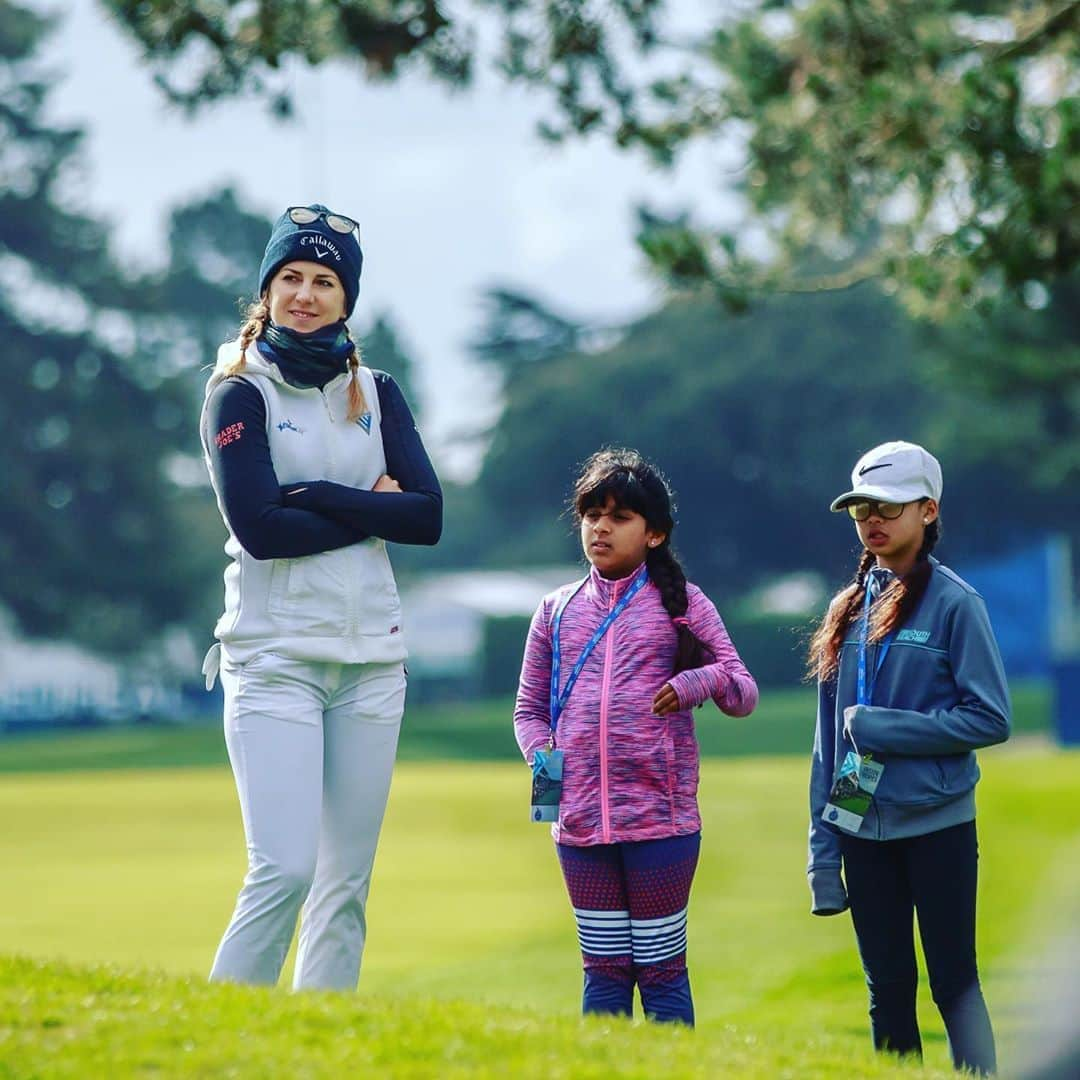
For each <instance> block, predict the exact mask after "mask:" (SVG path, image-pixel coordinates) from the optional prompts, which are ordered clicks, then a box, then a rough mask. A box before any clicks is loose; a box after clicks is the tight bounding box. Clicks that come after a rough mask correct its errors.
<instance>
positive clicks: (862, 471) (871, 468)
mask: <svg viewBox="0 0 1080 1080" xmlns="http://www.w3.org/2000/svg"><path fill="white" fill-rule="evenodd" d="M892 465H893V463H892V462H891V461H886V462H885V464H884V465H864V466H863V467H862V468H861V469H860V470H859V475H860V476H865V475H866V474H867V473H868V472H873V471H874V470H875V469H891V468H892Z"/></svg>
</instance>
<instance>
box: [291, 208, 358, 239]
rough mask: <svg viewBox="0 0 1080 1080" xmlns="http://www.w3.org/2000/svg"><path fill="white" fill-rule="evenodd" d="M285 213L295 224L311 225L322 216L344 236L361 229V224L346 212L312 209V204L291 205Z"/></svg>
mask: <svg viewBox="0 0 1080 1080" xmlns="http://www.w3.org/2000/svg"><path fill="white" fill-rule="evenodd" d="M285 213H287V214H288V215H289V220H290V221H291V222H293V224H295V225H310V224H312V223H313V222H315V221H318V220H319V218H322V219H323V220H324V221H325V222H326V224H327V225H329V226H330V228H331V229H333V230H334V232H338V233H341V234H342V236H348V234H349V233H351V232H356V233H359V231H360V226H359V225H358V224H357V223H356V222H355V221H353V219H352V218H351V217H346V216H345V215H344V214H332V213H330V211H328V210H312V209H311V207H310V206H290V207H289V209H288V210H286V211H285Z"/></svg>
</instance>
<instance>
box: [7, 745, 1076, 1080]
mask: <svg viewBox="0 0 1080 1080" xmlns="http://www.w3.org/2000/svg"><path fill="white" fill-rule="evenodd" d="M981 756H982V760H983V766H984V773H985V778H984V781H983V784H982V786H981V788H980V798H979V805H980V817H979V822H980V840H981V856H982V860H981V873H982V879H981V891H980V954H981V961H982V967H983V974H984V984H985V987H986V991H987V998H988V1001H989V1004H990V1008H991V1012H992V1014H993V1016H994V1019H995V1022H996V1025H997V1028H998V1032H999V1036H1000V1038H1001V1042H1002V1059H1003V1061H1004V1062H1005V1063H1006V1065H1008V1063H1009V1061H1010V1059H1011V1060H1013V1061H1015V1060H1016V1058H1017V1055H1018V1054H1019V1052H1020V1050H1021V1048H1022V1044H1023V1042H1024V1040H1025V1038H1026V1037H1027V1036H1028V1032H1029V1029H1030V1025H1031V1020H1030V1017H1029V1015H1028V1013H1027V1008H1028V1006H1029V1005H1030V1003H1031V1002H1032V1001H1034V1000H1035V993H1036V988H1037V987H1039V986H1042V987H1049V988H1051V989H1053V988H1055V987H1056V986H1057V985H1058V980H1059V979H1064V978H1065V976H1066V975H1067V973H1068V971H1069V970H1070V969H1072V968H1074V967H1076V962H1077V958H1076V957H1075V956H1071V955H1062V954H1057V955H1054V954H1050V953H1048V952H1047V951H1046V946H1047V943H1048V942H1050V941H1053V940H1055V928H1056V926H1057V924H1058V920H1059V916H1060V914H1061V912H1062V911H1063V910H1067V911H1072V910H1074V909H1075V900H1076V898H1077V896H1078V895H1080V858H1077V855H1078V854H1080V789H1078V788H1077V785H1076V783H1075V776H1076V772H1077V765H1078V764H1080V755H1078V754H1076V753H1055V752H1052V751H1046V750H1038V749H1021V750H1017V751H1012V750H1010V749H1008V747H1004V748H999V749H995V750H993V751H989V752H986V753H985V754H983V755H981ZM526 779H527V771H526V770H525V769H524V767H523V766H520V765H517V764H512V763H499V762H493V763H476V764H434V763H427V764H420V763H404V764H402V765H401V766H400V767H399V769H398V772H397V775H396V778H395V782H394V790H393V793H392V796H391V805H390V810H389V814H388V818H387V823H386V828H385V831H384V834H383V841H382V844H381V847H380V852H379V859H378V862H377V865H376V873H375V882H374V887H373V892H372V900H371V905H370V909H369V925H370V937H369V943H368V950H367V953H366V957H365V964H364V973H363V975H362V977H361V987H360V991H359V993H358V994H356V995H314V996H302V997H295V996H292V995H289V994H288V993H287V992H285V991H283V990H277V991H256V990H241V989H238V988H218V987H214V988H211V987H207V986H205V984H204V982H203V978H204V973H205V971H206V970H207V968H208V967H209V963H210V959H211V956H212V953H213V950H214V948H215V946H216V943H217V940H218V937H219V936H220V933H221V931H222V929H223V928H224V925H225V923H226V921H227V919H228V915H229V911H230V909H231V906H232V902H233V900H234V897H235V892H236V888H237V886H238V884H239V881H240V878H241V875H242V873H243V861H244V860H243V839H242V834H241V830H240V821H239V814H238V812H237V807H236V797H235V793H234V790H233V786H232V778H231V776H230V774H229V772H228V771H227V770H226V769H224V768H220V769H177V770H168V769H159V770H156V771H145V772H134V771H133V772H115V771H112V772H107V771H103V772H95V773H71V774H60V773H56V774H26V775H9V776H7V777H5V778H4V780H3V783H2V784H0V820H3V821H4V822H5V828H4V829H3V830H0V867H2V868H3V876H2V878H0V889H2V894H0V895H2V899H0V954H6V955H8V956H9V957H10V956H12V955H14V954H22V955H25V956H30V957H34V958H35V960H40V959H58V960H63V961H66V962H69V963H76V964H102V963H107V964H115V965H119V966H120V967H119V969H113V968H109V969H106V970H98V971H92V972H89V973H88V972H86V971H83V970H79V969H71V968H68V967H67V966H66V965H65V964H63V963H62V964H60V965H57V966H45V967H40V966H35V965H34V964H31V963H29V962H28V961H20V960H7V961H4V962H3V964H2V965H0V1077H5V1076H20V1077H22V1076H43V1077H44V1076H87V1077H96V1076H105V1075H108V1076H125V1075H133V1076H135V1075H155V1073H156V1074H157V1075H166V1076H168V1075H182V1076H201V1075H205V1076H229V1075H234V1076H245V1077H246V1076H253V1077H254V1076H289V1077H293V1076H312V1077H322V1076H327V1077H329V1076H341V1075H345V1074H346V1071H353V1070H355V1069H356V1068H360V1069H365V1068H368V1069H376V1072H377V1073H378V1072H382V1073H384V1074H385V1075H401V1076H409V1075H416V1076H421V1075H431V1076H454V1075H481V1076H482V1075H493V1074H495V1073H501V1074H504V1075H506V1076H518V1075H521V1076H534V1075H535V1076H539V1075H545V1076H568V1077H569V1076H575V1077H576V1076H592V1075H596V1076H599V1075H605V1076H606V1075H620V1076H621V1075H625V1076H650V1077H655V1076H656V1075H657V1074H659V1073H662V1072H666V1073H667V1074H669V1075H671V1076H762V1077H765V1076H769V1077H783V1076H790V1077H797V1078H802V1077H816V1076H822V1077H824V1076H826V1075H833V1074H835V1073H836V1072H838V1071H840V1072H842V1073H843V1074H844V1075H849V1076H850V1075H854V1076H868V1077H872V1076H879V1075H880V1076H887V1075H894V1074H897V1075H899V1074H901V1073H902V1071H903V1070H902V1069H901V1067H900V1066H894V1065H893V1064H891V1063H889V1062H882V1061H880V1060H878V1059H874V1058H872V1056H871V1055H870V1054H869V1053H868V1050H867V1042H868V1036H867V1024H866V1016H865V989H864V987H863V985H862V977H861V972H860V970H859V965H858V959H857V957H856V954H855V948H854V942H853V936H852V931H851V927H850V922H849V920H848V919H847V917H846V916H841V917H838V918H833V919H814V918H812V917H811V916H810V915H809V914H808V913H807V911H808V895H807V892H806V887H805V882H804V877H803V866H804V861H805V790H806V761H805V760H804V759H803V758H784V757H773V758H742V759H735V760H709V761H706V762H705V764H704V767H703V770H702V810H703V816H704V821H705V827H704V834H703V849H702V861H701V868H700V871H699V875H698V879H697V881H696V884H695V889H694V894H693V897H692V901H691V914H690V967H691V978H692V981H693V984H694V990H695V996H696V1002H697V1008H698V1016H699V1028H698V1031H697V1032H696V1033H695V1034H693V1035H691V1034H689V1033H686V1032H673V1031H671V1030H669V1029H664V1030H660V1029H656V1028H653V1027H651V1026H649V1027H644V1028H643V1027H634V1026H631V1025H627V1024H624V1023H608V1024H603V1023H594V1024H589V1025H585V1026H584V1027H582V1026H581V1024H580V1021H579V1020H578V1019H577V1018H576V1014H577V1011H578V1005H579V994H580V973H579V957H578V954H577V949H576V941H575V934H574V927H573V921H572V918H571V915H570V912H569V907H568V904H567V902H566V898H565V894H564V891H563V886H562V882H561V879H560V877H559V873H558V869H557V866H556V862H555V859H554V855H553V853H552V850H551V841H550V838H549V837H548V836H547V832H546V830H545V829H543V828H540V827H537V826H534V825H531V824H530V823H528V822H527V820H526V804H527V799H528V785H527V782H526ZM942 887H943V888H947V887H948V882H947V881H946V882H943V883H942ZM140 968H141V969H153V971H154V972H155V973H153V974H145V973H144V974H140V973H139V969H140ZM170 975H179V976H188V977H187V978H186V979H185V978H180V979H179V980H178V981H177V980H174V979H172V978H170V977H169V976H170ZM920 1004H921V1013H922V1016H923V1020H924V1033H925V1036H926V1057H927V1065H928V1067H929V1068H930V1070H931V1071H930V1072H929V1073H923V1074H921V1075H934V1074H935V1072H936V1070H939V1069H943V1068H944V1067H945V1066H946V1064H947V1053H946V1048H945V1044H944V1039H943V1034H942V1030H941V1025H940V1022H939V1021H938V1019H937V1016H936V1012H935V1010H934V1009H933V1007H932V1005H931V1004H930V1002H929V999H928V994H927V993H926V992H925V990H924V992H923V995H922V998H921V1002H920ZM106 1046H108V1047H110V1049H109V1050H108V1053H109V1054H112V1055H114V1056H113V1057H112V1058H111V1059H110V1060H115V1061H116V1062H119V1063H121V1065H122V1068H120V1069H119V1071H117V1070H110V1071H104V1072H103V1071H100V1070H99V1069H98V1068H97V1062H98V1058H96V1057H95V1056H94V1055H95V1054H98V1055H105V1054H106V1050H105V1049H103V1047H106ZM101 1060H104V1057H102V1058H101ZM68 1061H74V1062H75V1064H74V1065H70V1066H69V1065H68V1064H63V1065H62V1064H59V1063H60V1062H68ZM80 1063H81V1066H82V1071H81V1072H80V1071H79V1067H77V1066H79V1065H80ZM5 1069H6V1070H7V1071H6V1072H5ZM65 1069H67V1070H68V1071H66V1072H65V1071H64V1070H65ZM897 1070H900V1071H899V1072H898V1071H897Z"/></svg>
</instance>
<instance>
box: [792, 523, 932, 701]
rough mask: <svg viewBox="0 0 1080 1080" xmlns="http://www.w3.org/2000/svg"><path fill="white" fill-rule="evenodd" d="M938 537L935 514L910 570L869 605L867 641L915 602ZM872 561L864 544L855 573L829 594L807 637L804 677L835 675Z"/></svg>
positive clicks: (888, 629) (892, 626)
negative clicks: (818, 622) (824, 609)
mask: <svg viewBox="0 0 1080 1080" xmlns="http://www.w3.org/2000/svg"><path fill="white" fill-rule="evenodd" d="M940 540H941V518H940V517H937V518H934V520H933V521H931V522H930V524H929V525H927V526H926V530H925V532H924V533H923V542H922V545H921V546H920V547H919V551H918V554H917V555H916V556H915V565H914V566H913V567H912V569H911V572H910V573H909V574H907V575H906V576H905V577H902V578H899V577H898V578H894V579H893V581H891V582H890V583H889V586H888V588H887V589H886V590H885V591H884V592H883V593H882V594H881V598H880V599H879V600H878V601H877V603H876V604H874V606H873V607H872V608H871V609H870V625H869V627H868V628H867V640H868V641H871V642H876V641H881V640H882V638H884V637H886V636H887V635H888V634H891V633H892V632H893V630H896V629H897V628H899V627H900V626H902V625H903V624H904V623H905V622H906V621H907V619H908V617H909V616H910V615H911V614H912V613H913V612H914V611H915V609H916V608H917V607H918V606H919V601H920V600H922V598H923V594H924V593H925V592H926V587H927V586H928V585H929V584H930V575H931V574H932V573H933V567H932V566H931V565H930V553H931V552H932V551H933V550H934V548H935V547H937V545H938V542H939V541H940ZM876 565H877V559H876V558H875V557H874V554H873V552H871V551H869V550H868V549H866V548H864V549H863V551H862V554H861V555H860V556H859V563H858V565H857V566H856V568H855V576H854V577H853V578H852V579H851V581H850V582H849V583H848V584H847V585H846V586H844V588H843V589H841V590H840V592H838V593H837V594H836V596H834V597H833V600H832V603H831V604H830V605H829V610H828V611H827V612H826V613H825V617H824V618H823V619H822V620H821V625H820V626H819V627H818V628H817V630H816V631H815V632H814V636H813V637H812V638H811V639H810V650H809V655H808V657H807V661H806V677H807V678H808V679H818V680H820V681H821V682H827V681H828V680H829V679H834V678H835V677H836V673H837V671H838V670H839V668H840V649H841V648H842V647H843V644H844V636H845V634H846V633H847V630H848V627H849V626H850V625H851V624H852V623H853V622H855V620H856V619H858V618H859V617H860V616H861V615H862V610H863V604H864V603H865V601H866V577H867V575H868V574H869V573H870V571H871V570H872V569H873V567H874V566H876Z"/></svg>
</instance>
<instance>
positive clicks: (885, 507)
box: [847, 499, 908, 521]
mask: <svg viewBox="0 0 1080 1080" xmlns="http://www.w3.org/2000/svg"><path fill="white" fill-rule="evenodd" d="M907 505H908V504H907V503H893V502H875V501H874V500H872V499H860V500H859V502H853V503H848V504H847V512H848V513H849V514H850V515H851V516H852V517H853V518H854V519H855V520H856V521H865V520H866V519H867V518H868V517H869V516H870V515H871V514H876V515H877V516H878V517H882V518H884V519H885V520H886V521H894V520H895V519H896V518H898V517H899V516H900V515H901V514H902V513H903V512H904V507H905V506H907Z"/></svg>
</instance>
